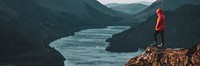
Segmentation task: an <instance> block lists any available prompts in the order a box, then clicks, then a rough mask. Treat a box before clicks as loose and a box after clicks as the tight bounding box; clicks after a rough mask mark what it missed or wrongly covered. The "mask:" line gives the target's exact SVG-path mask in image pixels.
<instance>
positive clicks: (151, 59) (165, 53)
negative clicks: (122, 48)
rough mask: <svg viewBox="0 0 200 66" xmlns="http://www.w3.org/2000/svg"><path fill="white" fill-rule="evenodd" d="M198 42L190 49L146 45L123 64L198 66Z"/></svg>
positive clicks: (199, 54) (199, 48) (130, 65)
mask: <svg viewBox="0 0 200 66" xmlns="http://www.w3.org/2000/svg"><path fill="white" fill-rule="evenodd" d="M199 65H200V44H198V45H196V46H193V47H192V48H191V49H184V48H165V49H162V48H159V47H154V46H148V47H147V48H146V50H145V51H144V52H143V53H142V54H141V55H140V56H138V57H134V58H132V59H130V61H129V62H128V63H127V64H126V65H125V66H199Z"/></svg>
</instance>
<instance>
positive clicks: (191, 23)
mask: <svg viewBox="0 0 200 66" xmlns="http://www.w3.org/2000/svg"><path fill="white" fill-rule="evenodd" d="M199 11H200V5H183V6H181V7H179V8H177V9H175V10H172V11H165V12H164V14H165V16H166V30H165V34H164V36H165V47H174V48H177V47H183V48H190V47H191V46H193V45H195V44H198V43H200V39H199V36H200V34H199V33H200V19H199V17H200V13H199ZM156 18H157V15H156V14H154V15H153V16H151V17H149V18H148V19H147V21H145V22H143V23H140V24H138V25H136V26H134V27H132V28H131V29H129V30H126V31H124V32H122V33H119V34H116V35H114V36H113V37H112V38H110V39H108V40H107V41H108V42H110V44H109V46H108V47H107V50H108V51H117V52H121V51H137V48H140V47H143V48H144V47H146V46H148V44H150V43H153V33H154V32H155V23H156ZM159 41H160V40H159ZM158 43H159V42H158Z"/></svg>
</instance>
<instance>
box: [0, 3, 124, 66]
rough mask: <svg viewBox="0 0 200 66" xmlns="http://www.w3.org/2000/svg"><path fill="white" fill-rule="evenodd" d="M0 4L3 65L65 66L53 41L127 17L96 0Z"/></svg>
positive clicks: (0, 49) (0, 46) (0, 56)
mask: <svg viewBox="0 0 200 66" xmlns="http://www.w3.org/2000/svg"><path fill="white" fill-rule="evenodd" d="M0 5H1V6H0V36H1V37H0V41H1V43H0V62H1V63H0V65H12V66H63V65H64V58H63V57H62V55H61V54H60V53H59V52H57V51H56V50H55V49H54V48H51V47H49V44H50V42H52V41H53V40H56V39H59V38H61V37H64V36H69V35H73V34H74V32H76V31H79V30H82V29H86V28H92V27H93V28H94V27H95V28H97V27H103V26H105V25H113V23H115V21H119V20H122V19H123V18H124V15H123V14H120V13H118V12H116V11H113V10H111V9H108V8H107V7H105V6H103V5H102V4H100V3H99V2H97V1H96V0H14V1H10V0H1V1H0ZM41 61H42V62H41Z"/></svg>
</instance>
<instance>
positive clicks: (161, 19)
mask: <svg viewBox="0 0 200 66" xmlns="http://www.w3.org/2000/svg"><path fill="white" fill-rule="evenodd" d="M156 13H157V16H158V18H157V23H156V27H155V30H156V31H155V33H154V45H156V44H157V35H158V34H160V36H161V44H160V45H158V46H159V47H163V46H164V35H163V34H164V31H165V16H164V14H163V10H162V9H161V8H158V9H157V10H156Z"/></svg>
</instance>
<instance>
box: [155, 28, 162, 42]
mask: <svg viewBox="0 0 200 66" xmlns="http://www.w3.org/2000/svg"><path fill="white" fill-rule="evenodd" d="M158 34H160V37H161V42H162V44H164V35H163V34H164V31H158V30H156V32H155V33H154V41H155V42H157V37H156V36H157V35H158Z"/></svg>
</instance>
